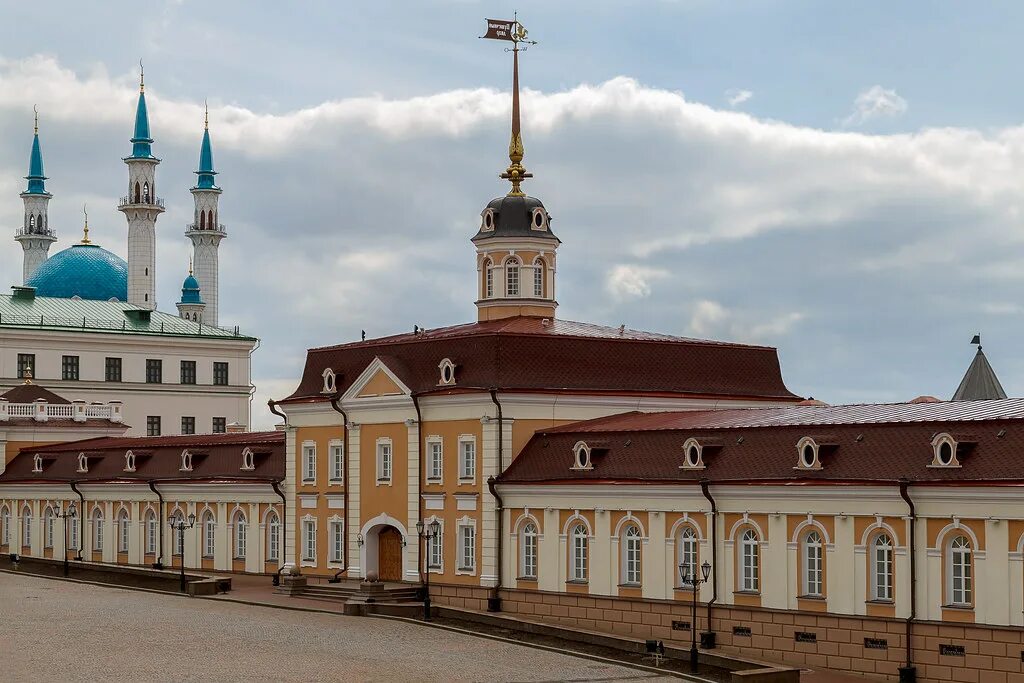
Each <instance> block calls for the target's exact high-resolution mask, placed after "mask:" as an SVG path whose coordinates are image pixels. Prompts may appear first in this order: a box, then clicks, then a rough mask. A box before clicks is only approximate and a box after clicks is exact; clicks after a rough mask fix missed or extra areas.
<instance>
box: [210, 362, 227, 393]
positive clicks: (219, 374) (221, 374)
mask: <svg viewBox="0 0 1024 683" xmlns="http://www.w3.org/2000/svg"><path fill="white" fill-rule="evenodd" d="M213 383H214V384H216V385H217V386H221V387H226V386H227V385H228V364H227V363H214V364H213Z"/></svg>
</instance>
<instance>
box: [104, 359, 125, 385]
mask: <svg viewBox="0 0 1024 683" xmlns="http://www.w3.org/2000/svg"><path fill="white" fill-rule="evenodd" d="M103 377H104V379H105V380H106V381H108V382H120V381H121V359H120V358H107V359H106V360H105V361H104V363H103Z"/></svg>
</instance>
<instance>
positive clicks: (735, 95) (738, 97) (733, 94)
mask: <svg viewBox="0 0 1024 683" xmlns="http://www.w3.org/2000/svg"><path fill="white" fill-rule="evenodd" d="M753 96H754V93H752V92H751V91H749V90H740V89H738V88H729V89H728V90H726V91H725V101H726V102H728V103H729V106H730V107H738V106H739V105H741V104H743V103H744V102H746V101H747V100H749V99H750V98H752V97H753Z"/></svg>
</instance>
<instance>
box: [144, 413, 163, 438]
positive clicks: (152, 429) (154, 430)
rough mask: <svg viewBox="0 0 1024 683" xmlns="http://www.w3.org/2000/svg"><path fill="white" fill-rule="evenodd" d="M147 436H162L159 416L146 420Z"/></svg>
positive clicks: (151, 416)
mask: <svg viewBox="0 0 1024 683" xmlns="http://www.w3.org/2000/svg"><path fill="white" fill-rule="evenodd" d="M146 436H160V416H159V415H150V416H149V417H147V418H146Z"/></svg>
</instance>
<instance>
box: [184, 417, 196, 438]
mask: <svg viewBox="0 0 1024 683" xmlns="http://www.w3.org/2000/svg"><path fill="white" fill-rule="evenodd" d="M181 433H182V434H195V433H196V418H194V417H183V418H181Z"/></svg>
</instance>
